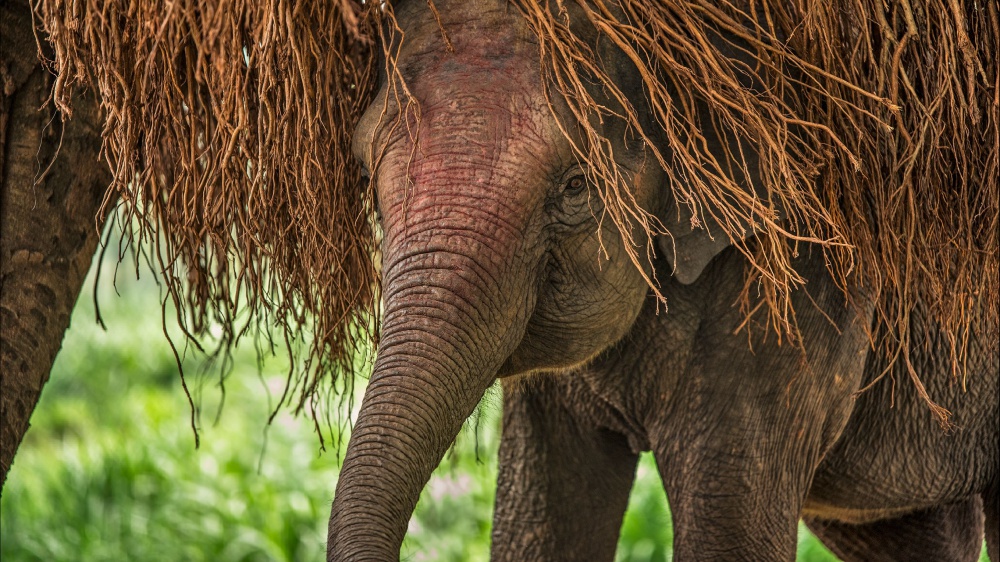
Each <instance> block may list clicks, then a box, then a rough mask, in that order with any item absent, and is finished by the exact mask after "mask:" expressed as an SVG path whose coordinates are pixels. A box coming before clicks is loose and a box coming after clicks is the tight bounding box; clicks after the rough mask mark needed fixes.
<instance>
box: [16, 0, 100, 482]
mask: <svg viewBox="0 0 1000 562" xmlns="http://www.w3.org/2000/svg"><path fill="white" fill-rule="evenodd" d="M0 38H2V39H0V88H2V89H3V95H2V98H0V99H2V101H0V343H2V346H0V491H2V486H3V483H4V482H6V480H7V472H8V470H9V469H10V466H11V463H12V462H13V460H14V453H16V452H17V448H18V446H19V445H20V444H21V440H22V439H23V438H24V434H25V432H26V431H27V429H28V419H29V418H30V416H31V412H32V410H34V408H35V404H37V403H38V397H39V395H40V394H41V391H42V386H43V385H44V384H45V382H46V381H47V380H48V378H49V371H50V370H51V368H52V363H53V361H54V360H55V357H56V353H57V352H58V351H59V347H60V345H61V343H62V338H63V334H64V332H65V331H66V328H67V327H68V326H69V321H70V315H71V313H72V312H73V306H74V304H75V303H76V299H77V296H78V295H79V294H80V288H81V286H82V285H83V281H84V279H85V277H86V275H87V270H88V268H89V266H90V261H91V257H92V256H93V255H94V251H95V249H96V247H97V243H98V240H99V238H100V233H99V228H100V227H101V224H100V223H102V222H103V220H102V219H103V217H102V219H97V218H96V217H97V213H98V210H99V207H100V204H101V199H102V197H103V195H104V190H105V189H106V188H107V186H108V185H109V184H110V182H111V174H110V171H109V170H108V167H107V166H106V165H104V164H103V163H102V162H100V161H99V160H98V155H99V152H100V148H101V135H100V132H101V127H100V123H101V120H100V118H99V117H100V114H99V111H98V107H97V104H96V103H95V102H94V100H93V99H92V96H91V97H90V98H89V99H88V98H84V97H82V96H81V97H78V99H76V100H74V118H73V119H72V120H71V121H66V122H63V121H62V119H61V116H60V115H57V114H56V113H55V110H54V109H53V107H52V104H50V103H46V101H47V100H48V99H49V92H50V90H51V86H52V80H53V76H52V75H51V74H50V73H49V72H48V71H46V70H45V69H44V68H43V67H42V65H41V64H40V62H39V59H38V54H37V48H38V47H37V44H36V42H35V36H34V33H33V32H32V21H31V11H30V8H29V6H28V2H27V1H26V0H12V1H9V2H3V3H2V5H0Z"/></svg>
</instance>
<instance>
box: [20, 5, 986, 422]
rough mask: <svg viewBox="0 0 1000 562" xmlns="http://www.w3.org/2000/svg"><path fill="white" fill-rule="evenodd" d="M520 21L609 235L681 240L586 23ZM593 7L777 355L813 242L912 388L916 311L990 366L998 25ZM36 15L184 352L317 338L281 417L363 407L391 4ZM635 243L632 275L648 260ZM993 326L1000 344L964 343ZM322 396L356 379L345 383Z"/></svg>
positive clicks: (549, 18) (373, 307) (669, 168)
mask: <svg viewBox="0 0 1000 562" xmlns="http://www.w3.org/2000/svg"><path fill="white" fill-rule="evenodd" d="M512 1H513V2H514V3H515V4H516V5H517V6H518V8H519V9H520V10H521V12H522V13H523V14H524V16H525V18H526V19H527V22H528V24H529V25H530V27H531V28H532V29H533V30H534V32H535V34H536V35H537V36H538V39H539V49H540V50H539V52H540V56H541V62H542V68H543V72H544V74H545V78H546V83H547V85H548V87H549V88H550V92H549V93H550V95H560V96H562V97H564V98H565V100H566V103H567V104H568V107H569V108H570V111H571V113H572V114H573V116H574V117H575V118H576V120H578V121H579V122H580V123H581V124H582V127H583V131H584V133H585V134H584V138H583V142H581V143H580V144H578V145H576V146H575V150H576V152H577V154H578V156H579V157H580V158H581V160H583V161H585V162H587V163H588V164H590V169H591V170H592V174H593V175H594V176H595V178H594V179H595V180H600V181H599V182H597V184H599V185H602V186H603V188H602V189H603V192H602V193H601V196H602V198H603V199H604V202H605V208H606V215H605V218H607V219H610V220H611V221H612V222H613V223H615V224H616V225H617V226H618V227H619V230H620V231H621V232H622V233H624V235H625V236H626V237H631V234H630V233H631V232H632V231H633V230H632V227H633V226H638V227H641V228H643V229H644V230H645V231H647V232H649V233H652V234H667V233H666V232H665V230H666V229H665V228H664V226H663V225H662V224H661V223H660V222H659V221H657V219H656V218H655V217H654V216H652V215H651V214H650V213H649V212H648V211H647V210H645V209H642V208H640V206H639V205H638V204H637V203H636V201H635V200H634V199H633V198H632V197H631V194H630V192H629V191H628V189H626V182H625V178H623V177H622V176H621V175H620V172H619V171H618V170H617V168H616V166H614V164H613V159H612V154H611V147H610V144H609V143H608V141H607V139H602V138H601V137H600V136H599V134H598V133H597V130H596V128H594V127H592V126H590V124H592V123H596V122H598V121H599V120H601V119H604V118H609V117H612V111H611V110H610V109H609V108H607V107H604V106H600V105H598V104H596V103H595V102H594V100H593V98H592V97H591V95H590V94H589V93H588V91H587V89H586V88H585V84H588V83H595V82H596V83H598V84H601V85H603V86H604V88H605V91H606V92H608V94H610V95H611V96H612V98H614V99H615V100H616V101H617V102H618V104H619V105H620V107H622V108H624V114H623V115H621V117H623V118H624V119H626V121H627V122H628V123H629V124H630V126H631V129H632V131H633V133H634V134H636V135H637V136H639V137H640V138H644V139H646V140H647V141H648V140H649V139H650V138H651V137H652V133H653V132H652V131H646V130H644V128H643V124H642V123H641V122H640V120H639V118H638V113H637V110H636V109H635V107H634V102H635V101H636V100H634V99H633V97H634V93H632V92H624V91H622V90H621V89H620V88H619V87H618V86H617V85H616V84H615V83H614V82H613V81H612V80H611V79H610V77H608V76H607V75H606V74H605V73H604V72H603V70H602V69H601V67H600V66H599V64H598V61H597V60H595V59H596V57H594V56H593V53H591V52H590V49H589V47H588V46H587V45H586V44H585V43H584V42H583V41H581V40H580V38H579V37H577V36H576V35H574V34H573V33H572V32H571V31H570V26H569V22H568V15H567V12H566V9H565V8H566V3H568V2H571V1H573V0H550V1H547V2H541V1H537V0H512ZM575 1H576V4H578V5H579V8H580V10H582V12H583V13H584V14H586V17H587V18H589V20H590V22H591V23H592V24H593V25H594V26H596V28H597V29H598V30H599V31H600V32H601V33H602V34H604V35H605V36H606V37H607V38H608V39H609V40H611V41H613V42H614V44H615V45H617V46H618V47H619V48H620V49H622V50H623V51H624V52H625V53H626V54H627V55H628V56H629V58H630V59H631V60H632V62H633V63H634V64H635V65H636V67H637V68H638V70H639V74H640V76H641V78H642V81H643V84H644V88H645V90H646V92H645V94H646V96H647V98H648V102H649V103H650V105H651V107H652V108H653V111H654V117H655V119H656V122H657V123H656V126H657V127H658V128H659V129H661V130H660V131H657V135H658V136H659V135H660V134H661V133H662V137H663V138H665V139H666V143H667V145H666V146H665V147H664V148H665V150H664V151H662V152H661V151H658V150H655V147H656V145H655V144H654V143H652V142H649V143H648V144H649V145H650V146H651V147H653V148H654V152H655V157H656V159H657V160H658V162H659V165H660V166H662V167H663V169H664V170H665V171H666V173H667V175H668V176H669V178H670V180H671V181H670V188H671V189H672V190H673V195H674V197H675V199H676V200H677V201H678V203H679V204H682V205H686V206H688V207H689V208H690V210H691V211H692V214H693V215H694V216H695V217H705V215H706V214H711V215H712V218H714V219H715V221H716V222H718V224H719V225H721V227H722V229H723V231H724V235H726V236H729V237H730V238H731V239H732V240H734V242H736V244H737V246H738V247H739V248H740V249H741V250H742V251H743V252H744V253H745V254H746V255H747V256H748V258H750V262H751V263H752V272H751V277H750V279H748V281H747V288H748V289H747V290H748V291H749V290H750V289H751V288H752V289H753V290H755V291H760V294H762V295H763V296H764V297H765V300H766V303H767V307H766V308H767V309H768V311H769V316H768V317H769V318H770V322H771V323H772V325H773V326H774V327H775V329H776V330H777V331H779V332H781V331H793V330H794V328H793V321H792V317H793V316H792V315H793V312H794V311H792V310H791V308H790V304H789V295H790V293H791V292H792V291H793V290H794V289H795V288H797V287H799V286H801V285H802V284H803V283H805V281H806V280H805V279H803V278H802V277H801V276H800V275H799V274H798V273H797V272H796V271H795V269H794V267H793V265H792V258H793V257H794V255H795V253H796V251H797V249H798V247H799V245H800V244H803V243H813V244H820V245H822V246H823V248H824V251H825V252H826V256H827V259H828V261H829V263H830V270H831V272H832V273H833V274H834V276H835V278H836V279H837V280H838V281H839V282H840V283H841V284H842V285H843V286H844V287H845V288H846V287H848V286H851V287H859V286H860V287H862V288H863V290H864V291H865V292H866V293H867V294H868V295H872V296H874V297H875V300H876V302H877V303H879V306H878V324H879V326H876V327H874V328H873V333H876V332H877V333H879V334H882V335H883V336H884V337H880V338H878V341H879V342H881V345H883V346H885V348H886V349H884V350H883V351H885V352H886V353H887V354H888V356H889V357H896V358H902V361H901V362H900V361H897V364H899V365H902V366H903V367H902V368H903V370H904V371H905V372H906V373H907V374H908V375H909V376H910V377H911V378H912V379H913V382H914V383H915V384H917V387H918V388H920V389H922V388H923V386H922V384H921V383H920V381H919V378H918V377H917V373H916V370H915V369H914V368H913V367H912V366H911V365H910V362H909V360H908V353H909V351H910V349H911V341H910V340H911V336H910V325H911V322H912V320H913V318H912V316H913V314H914V311H915V310H919V311H922V312H920V314H921V315H923V314H926V315H927V317H928V318H930V321H931V322H933V323H935V324H936V325H938V326H939V327H940V332H941V333H942V334H943V335H944V337H945V338H947V339H948V341H949V342H950V343H949V346H948V347H949V349H950V350H951V358H950V359H951V364H952V366H953V372H954V373H955V374H956V376H958V375H959V374H962V376H964V368H963V366H964V364H965V360H966V353H967V351H968V348H969V342H970V338H972V335H971V333H970V330H972V329H973V328H972V327H970V326H972V325H973V324H975V325H976V326H986V327H987V330H988V331H989V332H990V333H988V334H977V337H978V338H979V339H980V340H981V341H991V342H996V341H997V336H998V334H997V333H996V332H997V324H998V323H997V314H998V312H997V309H998V293H997V291H998V283H997V279H998V244H997V237H998V231H1000V224H998V221H1000V187H998V177H1000V129H998V127H1000V78H998V76H1000V74H998V66H1000V65H998V60H997V59H998V53H1000V23H998V22H1000V17H998V14H997V5H996V3H995V2H961V1H960V0H903V1H901V2H894V3H889V4H887V3H885V2H882V1H881V0H855V1H852V2H847V1H846V0H837V1H830V0H794V1H790V2H786V1H782V2H772V1H771V0H761V1H757V2H749V3H747V2H733V1H730V0H724V1H722V2H713V1H709V0H686V1H681V2H649V1H645V0H589V1H587V2H585V1H583V0H575ZM428 9H432V10H436V9H437V8H435V7H434V6H433V4H430V5H429V8H428ZM36 13H37V16H38V20H39V21H40V23H41V26H42V29H43V30H44V31H45V32H46V33H47V34H48V40H49V41H50V42H51V43H52V45H53V49H54V51H55V59H54V61H52V64H53V67H54V69H55V71H56V72H57V73H58V75H59V78H58V79H57V81H56V85H55V89H54V92H53V94H54V96H55V101H56V104H57V105H58V106H59V107H60V108H61V109H62V110H63V111H64V113H66V114H67V115H68V114H69V111H70V109H71V108H69V107H68V106H67V104H68V100H69V99H70V96H71V92H72V89H73V88H74V87H75V86H76V85H78V84H85V85H91V86H93V87H95V88H96V89H97V90H98V91H99V93H100V96H101V99H102V105H103V108H104V111H105V112H106V116H107V117H106V126H105V130H104V139H105V145H104V153H103V154H104V158H105V160H106V161H107V163H108V165H109V166H110V167H111V169H112V170H113V171H114V175H115V182H114V184H113V185H112V186H111V187H110V189H109V191H108V196H107V200H106V204H108V205H111V204H115V202H118V203H117V204H119V205H121V207H122V209H123V211H124V213H125V214H126V216H127V221H126V224H133V225H137V226H135V227H134V228H136V229H137V232H135V236H136V238H137V239H138V240H143V241H147V242H149V243H150V247H151V248H153V249H154V254H155V259H156V263H157V269H159V270H160V274H161V275H162V276H163V278H164V281H165V283H166V286H167V288H168V290H169V294H170V295H171V297H172V299H173V301H174V303H175V305H176V306H177V308H178V311H179V317H180V318H181V324H182V327H183V328H184V330H185V333H186V334H188V335H189V336H190V337H192V338H199V337H201V336H203V335H205V334H206V333H207V329H208V327H209V326H211V325H213V324H214V325H218V326H221V327H222V328H223V337H222V342H221V345H222V346H223V347H224V348H227V349H228V348H229V347H230V346H232V345H233V344H234V343H235V342H236V341H237V340H238V339H239V338H240V337H241V336H242V335H244V334H245V333H248V332H252V331H255V330H261V329H264V330H267V329H270V328H272V327H276V328H278V330H279V331H280V332H281V333H282V335H283V336H284V338H285V341H286V342H296V341H302V338H305V341H308V346H307V349H306V350H305V351H304V352H303V353H302V354H301V356H298V357H296V358H295V359H293V368H292V370H291V371H290V374H289V385H288V389H287V390H286V393H285V395H284V396H282V400H281V404H282V405H294V407H296V408H298V409H302V408H310V409H313V408H315V407H316V405H317V404H318V403H319V402H321V401H316V400H310V397H312V396H316V395H326V394H328V393H339V394H340V395H341V396H347V397H349V396H350V395H351V391H350V381H351V380H352V377H351V376H350V373H352V372H353V371H352V365H353V363H352V357H353V356H354V355H355V354H356V353H358V351H359V349H362V348H363V347H364V346H363V342H365V341H367V340H368V339H370V338H371V337H372V336H373V335H374V333H375V332H376V331H377V321H376V320H375V319H377V317H378V311H377V303H378V281H377V275H376V271H375V268H374V267H373V265H372V260H371V256H372V255H373V253H374V252H375V247H374V245H373V241H372V232H371V228H370V226H369V221H368V220H367V217H368V213H369V212H370V209H371V200H370V198H371V193H370V192H369V190H367V189H365V187H364V186H363V185H362V183H361V181H360V173H359V170H358V168H357V164H356V163H355V162H354V160H353V158H352V157H351V152H350V135H351V132H352V131H353V129H354V125H355V123H356V122H357V120H358V118H359V117H360V115H361V114H362V112H363V111H364V109H365V107H366V106H367V104H368V103H369V102H370V101H371V99H372V97H373V94H374V83H375V75H376V71H377V69H376V62H375V61H376V60H377V59H378V56H377V50H378V49H379V48H382V49H385V46H386V45H387V44H388V43H386V38H385V37H384V36H383V37H377V36H378V35H379V31H378V29H379V25H380V22H385V21H388V22H391V21H392V16H391V14H392V9H391V5H388V4H386V5H382V4H381V3H379V2H367V3H365V4H360V3H358V2H355V1H353V0H330V1H322V2H320V1H301V2H294V3H289V2H280V1H278V0H271V1H265V2H261V3H257V2H250V1H247V0H197V1H196V0H187V1H183V2H159V1H158V0H137V1H128V2H127V1H125V0H80V1H78V2H73V3H66V2H61V1H59V0H39V2H38V4H37V6H36ZM435 13H436V12H435ZM439 21H440V20H439ZM385 29H391V26H390V27H387V28H385ZM389 32H391V31H389ZM442 41H443V42H445V43H446V45H450V43H449V42H448V39H447V35H446V34H442ZM723 47H725V48H723ZM731 49H737V50H739V49H743V50H744V53H745V54H746V55H747V56H748V57H749V58H750V63H747V62H746V61H743V62H741V61H740V60H736V59H734V58H733V57H731V56H729V54H727V53H728V52H732V51H731ZM724 51H726V52H724ZM392 55H393V53H388V56H387V57H386V58H387V62H386V64H387V66H386V68H387V70H388V71H389V72H390V73H391V70H392V68H393V63H392ZM748 80H751V81H754V80H757V81H758V82H759V85H756V86H754V87H747V86H746V84H747V81H748ZM404 95H405V92H404ZM698 102H702V103H704V104H706V105H707V107H708V109H709V114H710V118H708V119H706V118H705V117H704V116H699V115H698V112H697V103H698ZM563 126H564V127H566V126H568V124H563ZM709 127H711V128H712V129H713V130H714V131H715V133H716V134H718V135H719V137H720V138H723V139H727V140H728V141H729V146H730V147H731V148H730V150H729V152H728V154H727V155H726V158H723V159H721V161H720V159H718V158H716V157H715V156H713V155H712V154H711V153H710V152H709V151H708V149H707V147H706V146H705V145H704V144H702V143H701V142H700V141H699V139H701V138H702V132H703V131H706V130H708V128H709ZM567 136H569V135H567ZM732 147H735V148H732ZM750 152H754V153H755V154H756V156H757V157H758V158H759V161H760V184H761V185H758V186H755V191H756V193H764V194H766V196H761V197H758V196H757V195H756V194H755V192H754V191H749V190H746V189H744V188H741V187H740V186H739V185H738V183H737V182H736V181H735V180H734V177H736V176H737V175H746V172H745V170H746V158H745V155H746V154H749V153H750ZM734 172H740V173H738V174H737V173H734ZM744 225H751V226H750V227H749V228H752V229H753V230H754V232H755V235H754V237H755V239H756V240H757V241H758V242H757V243H755V244H754V245H753V246H752V247H751V246H750V245H748V244H747V243H744V242H742V240H743V239H744V237H745V235H746V234H747V233H746V232H744V229H745V228H747V227H746V226H744ZM628 242H630V244H629V245H628V246H629V248H630V251H631V257H632V259H633V260H634V261H636V263H639V262H640V260H642V259H647V258H648V256H650V255H651V252H652V248H651V247H646V248H643V247H641V246H640V245H639V244H638V243H637V242H636V241H635V240H632V239H630V240H628ZM649 281H650V285H651V286H652V287H653V289H654V290H656V283H655V280H652V279H650V280H649ZM977 311H986V312H985V315H986V318H985V320H984V321H982V322H980V321H976V322H973V321H972V318H973V317H975V316H977V315H979V314H981V312H977ZM750 312H751V311H749V310H748V314H749V313H750ZM243 314H245V315H246V316H241V315H243ZM307 336H308V337H307ZM289 345H291V343H289ZM994 345H995V344H994ZM328 373H344V374H346V375H347V376H341V375H334V378H333V380H332V382H331V381H329V380H326V379H325V378H324V377H325V376H326V375H327V374H328ZM338 381H342V384H341V383H339V382H338ZM334 389H336V390H334ZM923 396H924V398H925V400H927V401H928V403H931V404H932V402H931V399H930V397H928V396H927V395H926V392H924V393H923ZM932 409H934V411H935V415H937V416H938V417H939V418H940V419H942V420H945V419H946V418H947V413H946V411H945V410H943V409H941V408H939V407H937V406H936V405H933V404H932ZM312 413H313V415H314V418H315V417H316V411H315V410H313V411H312Z"/></svg>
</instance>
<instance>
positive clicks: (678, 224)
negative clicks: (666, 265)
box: [657, 205, 745, 285]
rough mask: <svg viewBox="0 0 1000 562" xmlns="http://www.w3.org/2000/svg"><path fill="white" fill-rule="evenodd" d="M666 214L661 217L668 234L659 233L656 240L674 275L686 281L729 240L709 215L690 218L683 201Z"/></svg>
mask: <svg viewBox="0 0 1000 562" xmlns="http://www.w3.org/2000/svg"><path fill="white" fill-rule="evenodd" d="M670 215H671V220H664V221H663V223H664V226H666V227H667V229H668V230H669V231H670V235H660V236H659V237H658V238H657V243H658V244H659V246H660V251H662V252H663V255H664V256H665V257H666V259H667V261H668V262H670V265H671V267H672V269H673V272H674V278H676V279H677V280H678V281H680V282H681V283H683V284H685V285H689V284H691V283H694V282H695V280H697V279H698V277H700V276H701V273H702V271H704V270H705V268H706V267H707V266H708V264H709V262H711V261H712V258H714V257H715V256H717V255H719V253H720V252H722V251H723V250H725V249H726V248H728V247H729V246H730V245H731V244H732V241H730V239H729V236H727V235H726V233H725V232H724V231H723V229H722V227H721V226H720V225H719V224H718V222H716V221H715V219H713V218H711V216H710V215H709V216H699V220H698V221H692V220H691V219H692V213H691V210H690V209H689V208H688V207H687V206H686V205H680V206H679V207H678V208H675V209H673V210H672V211H671V212H670ZM706 215H707V213H706ZM696 222H697V223H698V224H696ZM744 231H745V229H744Z"/></svg>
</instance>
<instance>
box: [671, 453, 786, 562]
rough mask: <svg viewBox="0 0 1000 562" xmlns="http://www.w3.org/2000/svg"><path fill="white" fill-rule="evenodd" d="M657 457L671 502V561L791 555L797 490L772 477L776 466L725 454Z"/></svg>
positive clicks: (758, 559)
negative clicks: (700, 456)
mask: <svg viewBox="0 0 1000 562" xmlns="http://www.w3.org/2000/svg"><path fill="white" fill-rule="evenodd" d="M656 459H657V465H658V466H659V468H660V475H661V477H662V479H663V482H664V486H665V487H666V491H667V498H668V500H669V502H670V513H671V518H672V520H673V531H674V545H673V548H674V550H673V552H674V559H675V560H678V561H690V560H726V561H730V560H743V561H747V562H751V561H752V562H762V561H787V562H790V561H792V560H794V559H795V548H796V545H797V540H798V534H797V532H798V531H797V527H798V518H799V506H800V505H801V498H800V496H801V495H802V492H801V490H800V488H801V486H798V485H795V484H794V483H793V482H791V481H789V480H785V479H784V478H780V477H777V476H778V475H779V474H780V472H781V470H782V469H781V468H780V467H778V466H776V465H772V466H766V465H765V466H761V464H757V463H756V462H744V460H747V459H746V458H745V457H744V458H739V457H732V456H728V455H719V456H716V457H715V458H714V459H710V458H704V457H703V458H699V459H696V458H693V457H688V458H687V459H684V460H679V459H677V457H676V456H670V457H669V458H668V459H665V458H664V456H663V455H661V454H660V453H659V452H657V453H656ZM756 460H762V459H756ZM761 468H763V469H764V470H763V473H762V472H759V471H760V469H761ZM765 474H767V475H773V476H774V477H772V476H767V475H765Z"/></svg>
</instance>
